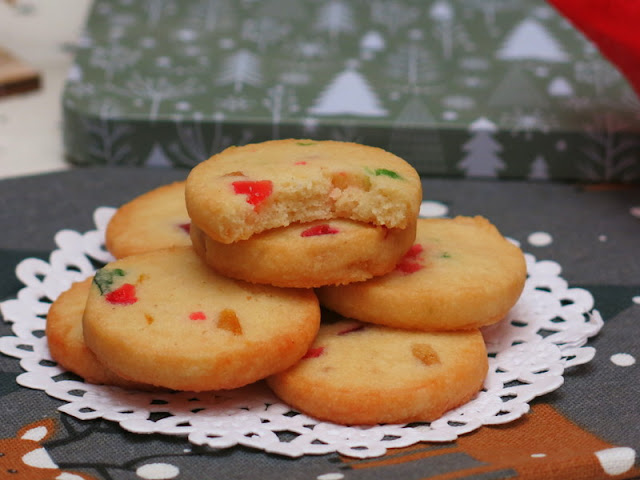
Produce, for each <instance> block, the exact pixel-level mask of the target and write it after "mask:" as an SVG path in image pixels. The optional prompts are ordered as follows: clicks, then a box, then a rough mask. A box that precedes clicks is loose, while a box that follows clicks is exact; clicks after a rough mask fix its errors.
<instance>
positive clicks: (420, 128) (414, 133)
mask: <svg viewBox="0 0 640 480" xmlns="http://www.w3.org/2000/svg"><path fill="white" fill-rule="evenodd" d="M389 149H390V150H391V151H392V152H393V153H395V154H397V155H399V156H400V157H402V158H404V159H405V160H407V161H409V162H411V163H412V164H414V165H416V166H417V167H419V168H420V169H421V170H424V171H426V172H428V173H429V174H444V173H446V171H447V164H446V161H445V156H444V151H443V149H442V140H441V138H440V134H439V133H438V129H437V127H436V122H435V118H434V117H433V114H432V113H431V111H430V110H429V109H428V107H427V105H426V104H425V103H424V101H423V100H422V99H421V98H420V97H419V96H415V95H412V96H410V97H409V98H408V100H407V101H406V103H405V105H404V107H403V108H402V109H401V110H400V113H399V114H398V116H397V117H396V118H395V120H394V121H393V125H392V130H391V138H390V140H389Z"/></svg>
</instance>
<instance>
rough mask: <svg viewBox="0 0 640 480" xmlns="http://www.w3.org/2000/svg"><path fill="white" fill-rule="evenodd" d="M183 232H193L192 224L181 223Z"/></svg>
mask: <svg viewBox="0 0 640 480" xmlns="http://www.w3.org/2000/svg"><path fill="white" fill-rule="evenodd" d="M178 226H179V227H180V228H181V229H182V230H184V231H185V232H187V233H190V232H191V224H190V223H181V224H180V225H178Z"/></svg>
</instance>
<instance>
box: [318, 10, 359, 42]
mask: <svg viewBox="0 0 640 480" xmlns="http://www.w3.org/2000/svg"><path fill="white" fill-rule="evenodd" d="M315 29H316V30H317V31H320V32H326V33H328V34H329V38H330V39H331V40H335V39H336V38H337V37H338V35H340V34H341V33H351V32H353V31H354V30H355V19H354V16H353V11H352V9H351V6H350V5H349V4H348V3H346V2H344V1H342V0H328V1H327V2H326V3H325V4H324V5H323V6H322V7H320V10H319V12H318V19H317V20H316V23H315Z"/></svg>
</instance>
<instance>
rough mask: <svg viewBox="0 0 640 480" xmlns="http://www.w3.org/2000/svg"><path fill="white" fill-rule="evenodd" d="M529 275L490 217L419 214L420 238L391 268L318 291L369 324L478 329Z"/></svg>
mask: <svg viewBox="0 0 640 480" xmlns="http://www.w3.org/2000/svg"><path fill="white" fill-rule="evenodd" d="M526 274H527V273H526V265H525V260H524V255H523V254H522V251H521V250H520V249H519V248H518V247H516V246H515V245H514V244H512V243H511V242H509V241H508V240H507V239H505V238H504V237H503V236H502V235H501V234H500V232H499V231H498V229H497V228H496V227H495V226H493V225H492V224H491V223H490V222H489V221H488V220H486V219H485V218H482V217H473V218H471V217H456V218H454V219H447V218H438V219H419V220H418V228H417V234H416V243H415V244H414V245H413V246H412V247H411V248H410V249H409V251H408V252H407V254H406V255H405V257H403V259H402V260H401V261H400V262H399V263H398V265H397V266H396V268H395V269H394V270H393V271H392V272H391V273H389V274H387V275H384V276H381V277H376V278H373V279H371V280H367V281H366V282H359V283H351V284H349V285H343V286H329V287H322V288H320V289H318V290H317V294H318V298H319V299H320V303H321V304H322V305H323V306H325V307H327V308H329V309H331V310H334V311H336V312H339V313H340V314H342V315H344V316H346V317H350V318H357V319H358V320H362V321H366V322H371V323H377V324H381V325H388V326H391V327H398V328H414V329H419V330H452V329H460V328H473V327H480V326H483V325H489V324H491V323H495V322H497V321H499V320H501V319H502V318H503V317H504V316H505V315H506V314H507V312H508V311H509V310H510V309H511V307H513V305H514V304H515V303H516V301H517V300H518V298H519V297H520V294H521V293H522V289H523V288H524V282H525V280H526Z"/></svg>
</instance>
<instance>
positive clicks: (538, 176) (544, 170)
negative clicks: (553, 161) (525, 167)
mask: <svg viewBox="0 0 640 480" xmlns="http://www.w3.org/2000/svg"><path fill="white" fill-rule="evenodd" d="M527 178H528V179H529V180H548V179H549V167H548V165H547V162H546V160H545V159H544V157H543V156H542V155H538V156H536V158H535V159H534V161H533V163H532V164H531V168H530V169H529V175H528V177H527Z"/></svg>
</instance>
